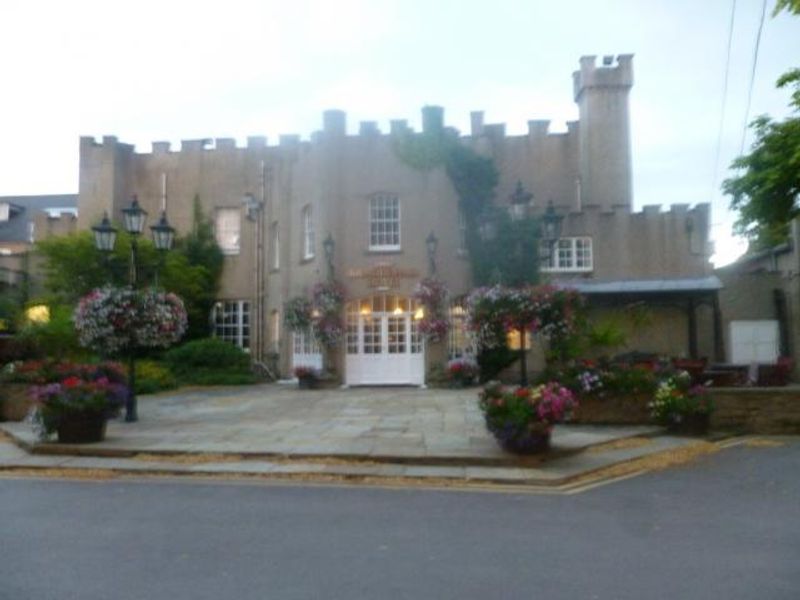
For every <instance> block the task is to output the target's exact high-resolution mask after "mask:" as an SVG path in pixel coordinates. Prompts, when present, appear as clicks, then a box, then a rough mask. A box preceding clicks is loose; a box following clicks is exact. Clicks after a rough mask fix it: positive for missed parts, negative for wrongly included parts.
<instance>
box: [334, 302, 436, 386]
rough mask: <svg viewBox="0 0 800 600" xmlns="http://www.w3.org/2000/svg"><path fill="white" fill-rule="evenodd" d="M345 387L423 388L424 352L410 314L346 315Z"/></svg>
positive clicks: (376, 313) (397, 312)
mask: <svg viewBox="0 0 800 600" xmlns="http://www.w3.org/2000/svg"><path fill="white" fill-rule="evenodd" d="M346 346H347V347H346V352H347V355H346V382H347V384H348V385H423V384H424V383H425V353H424V346H423V341H422V336H421V335H420V334H419V332H418V331H417V327H416V323H415V322H414V316H413V313H411V312H400V311H399V310H396V311H394V312H391V313H386V312H370V313H366V314H365V313H362V312H359V313H355V314H354V313H350V314H348V323H347V339H346Z"/></svg>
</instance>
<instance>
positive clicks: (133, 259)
mask: <svg viewBox="0 0 800 600" xmlns="http://www.w3.org/2000/svg"><path fill="white" fill-rule="evenodd" d="M146 221H147V211H145V210H144V209H143V208H142V207H140V206H139V201H138V199H137V198H136V196H135V195H134V196H133V200H132V201H131V205H130V206H129V207H128V208H123V209H122V222H123V227H124V228H125V231H127V232H128V233H129V234H130V237H131V253H130V270H129V277H128V284H129V285H130V288H131V289H132V290H135V289H136V284H137V282H138V274H139V264H138V260H139V256H138V251H139V246H138V237H139V236H140V235H141V234H142V231H144V224H145V222H146ZM150 229H151V230H152V232H153V243H154V244H155V246H156V248H157V249H158V250H160V251H164V252H166V251H167V250H170V249H171V248H172V244H173V242H174V240H175V230H174V229H173V228H172V227H171V226H170V224H169V222H167V216H166V214H164V213H162V214H161V219H160V220H159V222H158V223H157V224H156V225H153V226H151V227H150ZM92 231H93V232H94V242H95V246H96V247H97V249H98V250H100V251H101V252H105V253H108V252H112V251H113V250H114V244H115V242H116V239H117V230H116V229H115V228H114V227H113V226H112V225H111V222H110V221H109V219H108V214H105V215H104V216H103V220H102V221H101V222H100V224H99V225H95V226H94V227H92ZM128 346H129V347H128V385H129V387H130V390H129V392H128V399H127V400H126V402H125V421H127V422H129V423H132V422H134V421H137V420H138V416H137V413H136V363H135V361H134V355H135V350H136V348H135V347H134V343H133V332H131V339H130V340H129V343H128Z"/></svg>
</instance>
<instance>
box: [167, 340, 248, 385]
mask: <svg viewBox="0 0 800 600" xmlns="http://www.w3.org/2000/svg"><path fill="white" fill-rule="evenodd" d="M164 361H165V362H166V363H167V365H168V366H169V368H170V370H171V371H172V372H173V373H174V374H175V375H176V376H177V377H178V379H179V380H180V381H181V382H182V383H191V384H196V385H238V384H246V383H253V382H255V377H254V376H253V374H252V372H251V371H250V356H249V355H248V354H247V353H246V352H244V351H242V350H241V349H240V348H238V347H236V346H234V345H233V344H230V343H228V342H223V341H221V340H218V339H216V338H206V339H202V340H195V341H192V342H188V343H186V344H184V345H183V346H179V347H177V348H173V349H172V350H169V351H168V352H166V353H165V354H164Z"/></svg>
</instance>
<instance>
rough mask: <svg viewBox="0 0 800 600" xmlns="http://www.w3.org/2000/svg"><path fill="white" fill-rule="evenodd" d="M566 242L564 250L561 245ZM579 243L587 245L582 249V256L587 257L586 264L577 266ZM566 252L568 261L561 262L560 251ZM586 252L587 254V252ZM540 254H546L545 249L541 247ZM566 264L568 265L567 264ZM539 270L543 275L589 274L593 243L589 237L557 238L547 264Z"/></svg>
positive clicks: (591, 263) (592, 259)
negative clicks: (567, 244) (566, 245)
mask: <svg viewBox="0 0 800 600" xmlns="http://www.w3.org/2000/svg"><path fill="white" fill-rule="evenodd" d="M564 242H568V243H569V246H568V247H567V248H564V247H563V246H562V244H563V243H564ZM579 243H586V244H587V245H586V246H585V247H584V248H583V249H582V254H583V255H584V256H588V260H587V261H586V262H587V263H588V264H585V265H581V266H579V265H578V262H579V261H578V246H579ZM563 250H567V251H568V256H569V259H568V260H562V251H563ZM587 250H588V252H587ZM540 252H544V253H545V255H546V253H547V249H546V248H544V247H542V248H541V249H540ZM567 263H568V264H567ZM540 270H541V271H542V272H545V273H590V272H591V271H593V270H594V241H593V239H592V238H591V236H585V235H579V236H571V237H562V238H559V239H558V240H557V241H556V242H555V244H554V245H553V255H552V256H550V257H549V262H548V263H547V264H543V265H542V266H541V267H540Z"/></svg>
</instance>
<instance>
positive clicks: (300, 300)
mask: <svg viewBox="0 0 800 600" xmlns="http://www.w3.org/2000/svg"><path fill="white" fill-rule="evenodd" d="M311 310H312V308H311V300H309V299H308V298H304V297H302V296H297V297H295V298H292V299H291V300H289V301H288V302H287V303H286V304H285V305H284V307H283V321H284V323H285V324H286V327H287V328H288V329H289V330H290V331H308V329H309V328H310V327H311Z"/></svg>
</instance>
